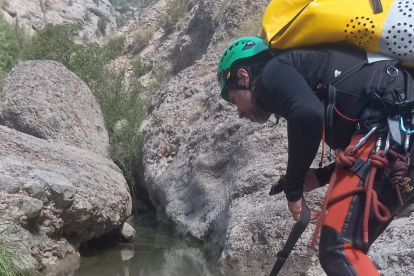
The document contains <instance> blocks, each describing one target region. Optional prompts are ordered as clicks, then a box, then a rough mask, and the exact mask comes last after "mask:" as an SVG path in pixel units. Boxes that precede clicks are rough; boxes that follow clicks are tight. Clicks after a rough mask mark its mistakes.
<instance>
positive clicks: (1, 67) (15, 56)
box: [0, 15, 27, 90]
mask: <svg viewBox="0 0 414 276" xmlns="http://www.w3.org/2000/svg"><path fill="white" fill-rule="evenodd" d="M26 37H27V36H26V34H25V30H24V29H23V28H21V27H19V22H18V21H16V22H15V24H14V25H13V26H12V25H10V24H8V23H7V22H6V21H5V20H4V19H3V17H2V16H1V15H0V88H1V87H2V84H3V80H4V78H5V77H6V76H7V74H8V73H9V71H10V70H11V69H12V68H13V67H14V66H15V65H16V64H17V62H18V60H19V57H20V52H21V51H22V48H23V47H24V45H25V43H26ZM0 90H1V89H0Z"/></svg>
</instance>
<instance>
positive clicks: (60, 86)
mask: <svg viewBox="0 0 414 276" xmlns="http://www.w3.org/2000/svg"><path fill="white" fill-rule="evenodd" d="M0 124H1V125H5V126H8V127H10V128H13V129H16V130H18V131H21V132H24V133H27V134H30V135H33V136H35V137H38V138H42V139H46V140H51V141H54V142H63V143H65V144H67V145H71V146H75V147H79V148H84V149H88V150H90V151H92V152H95V153H97V154H101V155H103V156H106V157H108V156H109V154H108V147H109V138H108V133H107V131H106V129H105V124H104V121H103V116H102V112H101V110H100V107H99V104H98V102H97V101H96V99H95V97H94V96H93V94H92V92H91V90H90V89H89V88H88V87H87V86H86V84H85V83H84V82H83V81H82V80H80V79H79V78H78V77H77V76H76V75H75V74H73V73H72V72H71V71H69V70H68V69H67V68H66V67H65V66H63V65H62V64H60V63H58V62H54V61H27V62H24V63H23V64H21V65H19V66H18V67H16V68H14V69H13V70H12V72H11V73H10V74H9V75H8V77H7V79H6V80H5V83H4V88H3V93H2V100H1V101H0Z"/></svg>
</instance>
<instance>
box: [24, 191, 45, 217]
mask: <svg viewBox="0 0 414 276" xmlns="http://www.w3.org/2000/svg"><path fill="white" fill-rule="evenodd" d="M42 209H43V202H42V201H40V200H38V199H36V198H33V197H29V196H23V206H22V211H23V212H24V213H25V215H26V217H27V219H29V220H30V219H33V218H36V217H38V216H39V215H40V213H41V212H42Z"/></svg>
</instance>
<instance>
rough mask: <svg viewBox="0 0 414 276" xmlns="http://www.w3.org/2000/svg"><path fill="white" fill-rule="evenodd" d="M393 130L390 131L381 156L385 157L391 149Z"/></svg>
mask: <svg viewBox="0 0 414 276" xmlns="http://www.w3.org/2000/svg"><path fill="white" fill-rule="evenodd" d="M390 139H391V131H388V135H387V140H386V141H385V147H384V150H383V151H382V152H381V157H384V156H385V155H386V154H387V153H388V151H389V150H390Z"/></svg>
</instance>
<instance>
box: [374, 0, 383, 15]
mask: <svg viewBox="0 0 414 276" xmlns="http://www.w3.org/2000/svg"><path fill="white" fill-rule="evenodd" d="M372 5H373V6H374V7H373V8H374V14H377V13H382V12H383V9H382V4H381V0H372Z"/></svg>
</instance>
